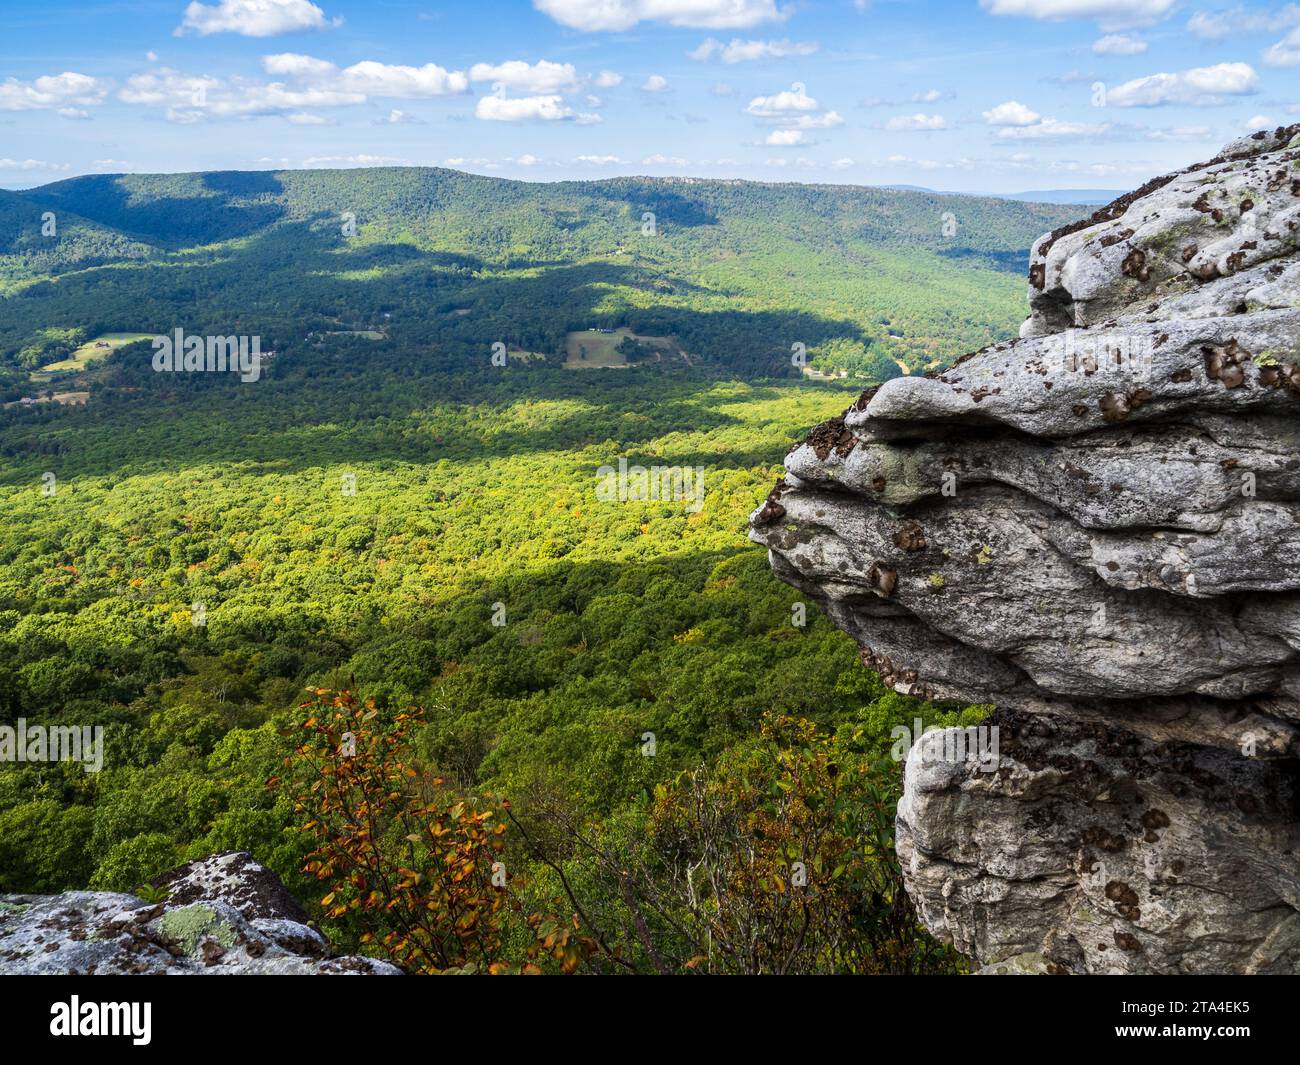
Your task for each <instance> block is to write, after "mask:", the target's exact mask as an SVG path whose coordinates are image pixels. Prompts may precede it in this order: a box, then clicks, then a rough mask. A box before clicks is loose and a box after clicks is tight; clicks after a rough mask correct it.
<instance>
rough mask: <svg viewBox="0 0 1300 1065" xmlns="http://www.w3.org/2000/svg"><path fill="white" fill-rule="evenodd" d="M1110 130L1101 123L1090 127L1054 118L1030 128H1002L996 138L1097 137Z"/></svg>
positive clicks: (1085, 124) (1105, 124)
mask: <svg viewBox="0 0 1300 1065" xmlns="http://www.w3.org/2000/svg"><path fill="white" fill-rule="evenodd" d="M1109 129H1110V125H1109V124H1107V123H1102V124H1100V125H1091V124H1089V123H1087V122H1061V121H1059V120H1058V119H1055V118H1045V119H1043V120H1042V121H1041V122H1036V123H1034V124H1033V125H1032V126H1004V127H1003V128H1002V129H1000V130H998V136H999V137H1002V138H1004V139H1007V140H1040V139H1042V138H1044V137H1099V136H1101V135H1102V134H1103V133H1106V132H1107V131H1108V130H1109Z"/></svg>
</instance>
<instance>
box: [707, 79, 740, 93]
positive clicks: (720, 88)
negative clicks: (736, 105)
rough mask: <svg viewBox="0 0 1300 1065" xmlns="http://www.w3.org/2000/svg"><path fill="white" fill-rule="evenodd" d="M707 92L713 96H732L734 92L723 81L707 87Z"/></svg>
mask: <svg viewBox="0 0 1300 1065" xmlns="http://www.w3.org/2000/svg"><path fill="white" fill-rule="evenodd" d="M709 92H710V93H711V94H712V95H714V96H732V95H734V94H735V92H736V90H735V89H733V88H732V87H731V86H730V85H728V84H727V83H726V82H725V81H715V82H714V83H713V84H712V85H710V86H709Z"/></svg>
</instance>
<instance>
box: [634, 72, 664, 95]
mask: <svg viewBox="0 0 1300 1065" xmlns="http://www.w3.org/2000/svg"><path fill="white" fill-rule="evenodd" d="M670 87H671V86H669V84H668V79H667V78H665V77H664V76H663V75H662V74H651V75H650V76H649V77H648V78H646V79H645V81H643V82H642V83H641V91H642V92H667V91H668V90H669V88H670Z"/></svg>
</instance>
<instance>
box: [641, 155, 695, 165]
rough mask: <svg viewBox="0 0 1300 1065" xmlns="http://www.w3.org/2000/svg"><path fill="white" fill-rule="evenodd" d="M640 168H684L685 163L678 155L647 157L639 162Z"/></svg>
mask: <svg viewBox="0 0 1300 1065" xmlns="http://www.w3.org/2000/svg"><path fill="white" fill-rule="evenodd" d="M641 165H642V166H686V165H688V164H687V161H686V160H685V159H683V158H682V157H681V156H679V155H659V154H658V153H656V154H655V155H647V156H646V157H645V158H644V159H642V160H641Z"/></svg>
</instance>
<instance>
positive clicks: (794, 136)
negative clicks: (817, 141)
mask: <svg viewBox="0 0 1300 1065" xmlns="http://www.w3.org/2000/svg"><path fill="white" fill-rule="evenodd" d="M763 143H764V144H766V145H769V146H771V147H774V148H792V147H794V146H795V145H797V144H807V143H808V140H807V138H806V137H805V136H804V134H803V130H800V129H774V130H772V132H771V133H769V134H768V135H767V137H766V138H765V139H764V141H763Z"/></svg>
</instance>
